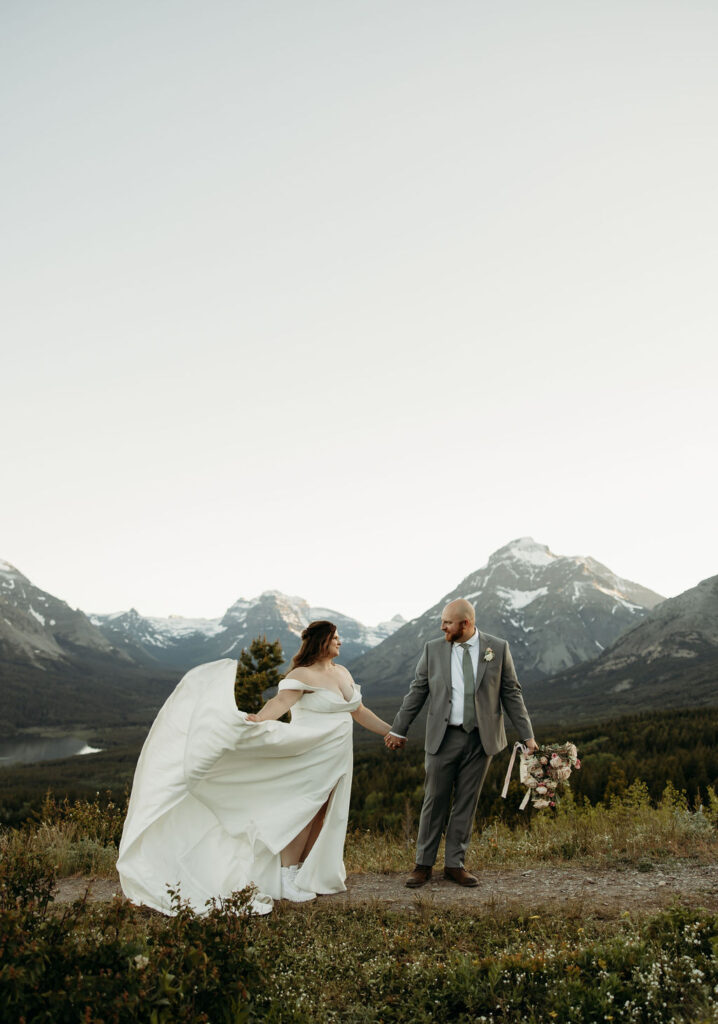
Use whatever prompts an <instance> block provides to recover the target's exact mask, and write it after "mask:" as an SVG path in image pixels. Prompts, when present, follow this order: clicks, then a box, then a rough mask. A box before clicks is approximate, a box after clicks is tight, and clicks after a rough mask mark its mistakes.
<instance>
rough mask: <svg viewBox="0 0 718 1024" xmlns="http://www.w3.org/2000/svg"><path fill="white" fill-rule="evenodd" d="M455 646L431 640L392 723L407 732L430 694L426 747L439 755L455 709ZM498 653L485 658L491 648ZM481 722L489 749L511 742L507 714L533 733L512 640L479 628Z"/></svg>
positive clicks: (523, 732)
mask: <svg viewBox="0 0 718 1024" xmlns="http://www.w3.org/2000/svg"><path fill="white" fill-rule="evenodd" d="M451 647H452V645H451V644H450V643H447V641H446V640H445V639H444V637H441V638H440V639H436V640H430V641H429V642H428V644H426V645H425V647H424V653H423V654H422V655H421V657H420V658H419V664H418V665H417V666H416V676H415V678H414V681H413V683H412V684H411V688H410V689H409V692H408V693H407V695H406V697H404V700H403V702H402V705H401V707H400V708H399V712H398V714H397V716H396V718H395V719H394V722H393V724H392V727H391V729H392V732H395V733H398V734H399V735H400V736H406V734H407V732H408V731H409V726H410V725H411V723H412V722H413V721H414V719H415V718H416V716H417V715H418V714H419V712H420V711H421V709H422V707H423V706H424V704H425V702H426V699H427V698H428V699H429V717H428V720H427V723H426V739H425V742H424V747H425V749H426V752H427V753H428V754H435V753H436V752H437V750H438V749H439V747H440V746H441V741H442V740H443V738H444V734H445V733H446V727H447V725H448V724H449V713H450V711H451ZM489 647H490V648H491V650H492V651H493V653H494V657H493V658H492V659H491V661H485V660H484V655H485V654H486V650H487V648H489ZM475 701H476V721H477V723H478V726H479V736H480V737H481V745H482V746H483V748H484V751H485V753H487V754H489V755H492V754H498V753H499V751H501V750H503V749H504V747H505V746H506V732H505V730H504V715H503V712H504V711H505V712H506V714H507V715H508V716H509V718H510V719H511V723H512V724H513V726H514V728H515V729H516V731H517V732H518V734H519V737H520V739H522V740H527V739H530V738H531V737H532V736H533V729H532V727H531V720H530V719H529V716H528V712H527V710H526V706H525V704H524V699H523V696H522V694H521V686H520V684H519V681H518V679H517V678H516V669H515V668H514V662H513V659H512V657H511V652H510V651H509V645H508V641H506V640H499V638H498V637H496V636H489V634H488V633H482V632H481V631H479V666H478V672H477V675H476V694H475Z"/></svg>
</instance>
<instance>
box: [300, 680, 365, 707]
mask: <svg viewBox="0 0 718 1024" xmlns="http://www.w3.org/2000/svg"><path fill="white" fill-rule="evenodd" d="M282 682H283V683H284V682H287V683H299V684H300V686H306V687H307V688H308V689H309V690H310V691H311V692H312V693H314V691H315V690H321V691H323V692H324V693H333V694H334V696H335V697H339V698H341V700H343V701H344V703H345V704H351V702H352V701H353V700H354V697H355V693H356V691H357V690H358V689H359V687H358V686H357V684H356V683H352V695H351V697H348V698H347V697H345V696H344V694H343V693H340V692H339V691H338V690H331V689H330V688H329V687H328V686H312V684H311V683H305V682H304V681H303V680H301V679H283V680H282ZM287 689H291V687H287Z"/></svg>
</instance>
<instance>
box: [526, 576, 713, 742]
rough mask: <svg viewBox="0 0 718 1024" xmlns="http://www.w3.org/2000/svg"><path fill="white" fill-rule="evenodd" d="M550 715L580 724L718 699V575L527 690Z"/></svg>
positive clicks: (544, 715) (667, 603)
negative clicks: (591, 656)
mask: <svg viewBox="0 0 718 1024" xmlns="http://www.w3.org/2000/svg"><path fill="white" fill-rule="evenodd" d="M527 689H528V693H527V700H529V701H530V703H531V706H532V707H537V708H539V709H540V711H541V713H542V715H543V717H544V718H550V719H551V720H552V721H555V722H558V721H559V720H561V719H565V720H570V721H578V720H580V719H581V718H599V717H602V716H607V715H609V714H616V713H617V712H619V711H620V712H623V713H625V712H627V711H631V710H635V711H638V710H643V709H645V708H668V707H690V706H695V705H702V704H703V705H706V704H710V705H715V703H716V700H718V576H713V577H711V578H710V579H707V580H703V582H702V583H699V584H698V586H696V587H692V588H691V589H690V590H686V591H685V592H684V593H682V594H679V595H678V596H677V597H672V598H670V599H669V600H667V601H663V602H662V603H661V604H659V605H658V607H656V608H654V609H653V610H652V611H651V612H650V613H649V614H648V615H647V616H646V617H645V618H644V619H643V621H641V622H639V623H638V624H637V625H635V626H634V627H633V629H629V630H628V631H627V632H625V633H623V634H621V636H620V637H619V638H618V639H617V640H616V641H615V642H614V643H613V644H611V646H610V647H608V648H607V649H606V650H605V651H604V652H603V654H601V655H600V657H599V658H597V659H596V660H595V661H593V662H591V663H590V664H588V665H581V666H579V667H577V668H575V669H571V670H569V671H567V672H563V673H561V674H560V675H558V676H556V677H555V678H551V679H547V680H545V681H541V682H537V683H535V684H533V685H531V686H529V687H528V688H527Z"/></svg>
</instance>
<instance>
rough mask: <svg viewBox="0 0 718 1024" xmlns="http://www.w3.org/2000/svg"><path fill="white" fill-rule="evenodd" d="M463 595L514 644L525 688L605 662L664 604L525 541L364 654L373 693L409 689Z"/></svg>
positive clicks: (360, 668)
mask: <svg viewBox="0 0 718 1024" xmlns="http://www.w3.org/2000/svg"><path fill="white" fill-rule="evenodd" d="M457 597H465V598H466V599H467V600H469V601H471V603H472V604H473V605H474V607H475V609H476V621H477V625H478V627H479V629H481V630H483V631H484V632H486V633H491V634H493V635H494V636H499V637H502V638H504V639H506V640H508V641H509V642H510V644H511V649H512V652H513V656H514V661H515V663H516V668H517V671H518V675H519V678H520V679H521V680H522V682H523V681H530V680H532V679H541V678H545V677H546V676H549V675H553V674H555V673H556V672H559V671H561V670H562V669H566V668H570V667H571V666H573V665H577V664H579V663H580V662H584V661H588V660H591V659H593V658H596V657H598V655H599V654H600V653H601V651H603V650H604V648H606V647H607V646H608V645H609V644H610V643H612V642H613V641H614V640H615V639H616V638H617V637H618V636H619V635H620V634H621V633H623V632H625V630H627V629H630V628H631V627H632V626H634V625H635V624H636V623H637V622H640V621H641V620H642V619H643V618H644V617H645V616H646V614H647V613H648V611H649V610H650V609H651V608H654V607H655V606H656V605H657V604H659V603H660V602H661V601H662V600H663V598H662V597H661V596H660V595H659V594H656V593H654V592H653V591H652V590H648V589H646V588H645V587H642V586H640V585H639V584H637V583H632V582H631V581H630V580H625V579H623V578H622V577H620V576H617V575H616V574H615V573H614V572H612V571H611V570H610V569H607V568H606V566H604V565H601V563H600V562H597V561H596V560H595V559H593V558H587V557H582V556H567V555H556V554H554V553H553V552H552V551H550V550H549V548H548V547H547V546H546V545H545V544H538V543H537V542H536V541H534V540H533V539H532V538H531V537H521V538H519V539H518V540H514V541H512V542H511V543H510V544H507V545H506V546H505V547H502V548H499V550H498V551H495V552H494V553H493V554H492V555H491V557H490V558H489V560H488V562H487V563H486V565H485V566H483V567H482V568H481V569H478V570H476V572H473V573H471V574H470V575H469V576H467V577H466V578H465V579H464V580H462V581H461V583H459V585H458V586H457V587H455V588H454V589H453V590H452V591H450V592H449V593H448V594H445V595H444V596H443V597H442V598H441V600H440V601H438V602H437V603H436V604H435V605H433V606H432V607H431V608H429V609H428V610H427V611H426V612H424V614H423V615H420V616H419V617H418V618H416V619H413V620H412V621H411V622H408V623H407V624H406V625H405V626H403V627H402V628H401V629H399V630H397V631H396V632H395V633H394V634H393V635H392V636H391V637H390V638H389V639H388V640H386V641H384V643H382V644H381V645H380V646H379V647H377V648H376V649H374V650H371V651H369V652H367V653H366V654H365V655H363V656H362V657H361V658H360V659H359V660H358V661H357V662H356V663H355V664H354V665H353V666H352V671H353V672H354V674H355V676H356V678H357V681H358V682H360V683H361V684H362V685H363V686H364V688H365V692H367V691H368V693H369V694H372V692H373V693H376V694H381V695H391V696H394V695H398V694H401V693H404V692H405V691H406V690H407V689H408V686H409V683H410V682H411V680H412V678H413V674H414V668H415V666H416V662H417V660H418V658H419V655H420V654H421V651H422V648H423V645H424V644H425V643H426V641H427V640H430V639H432V638H433V637H438V636H441V631H440V628H439V623H440V619H441V611H442V609H443V608H444V606H445V605H446V604H447V603H448V602H449V601H451V600H453V599H454V598H457Z"/></svg>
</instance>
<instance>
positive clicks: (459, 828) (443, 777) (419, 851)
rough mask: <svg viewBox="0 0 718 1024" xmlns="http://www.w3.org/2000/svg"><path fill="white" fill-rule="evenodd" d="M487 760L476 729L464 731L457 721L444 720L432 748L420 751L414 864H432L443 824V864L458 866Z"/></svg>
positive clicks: (466, 840)
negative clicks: (423, 777)
mask: <svg viewBox="0 0 718 1024" xmlns="http://www.w3.org/2000/svg"><path fill="white" fill-rule="evenodd" d="M490 764H491V756H490V755H488V754H486V753H485V752H484V748H483V747H482V745H481V738H480V737H479V730H478V729H472V730H471V732H469V733H466V732H464V730H463V729H462V728H461V727H460V726H448V727H447V729H446V734H445V735H444V738H443V740H442V741H441V745H440V747H439V749H438V750H437V751H436V753H435V754H429V753H427V754H426V757H425V760H424V766H425V768H426V781H425V785H424V803H423V804H422V808H421V820H420V821H419V837H418V840H417V844H416V863H417V864H423V865H424V866H425V867H431V866H433V864H434V862H435V860H436V854H437V851H438V849H439V843H440V842H441V836H442V834H443V832H444V829H446V851H445V855H444V864H445V866H446V867H447V868H459V867H463V866H464V855H465V853H466V848H467V846H468V845H469V839H470V837H471V829H472V826H473V824H474V815H475V813H476V805H477V803H478V800H479V794H480V793H481V787H482V786H483V784H484V779H485V778H486V773H487V771H488V770H489V765H490ZM452 794H453V805H452Z"/></svg>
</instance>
